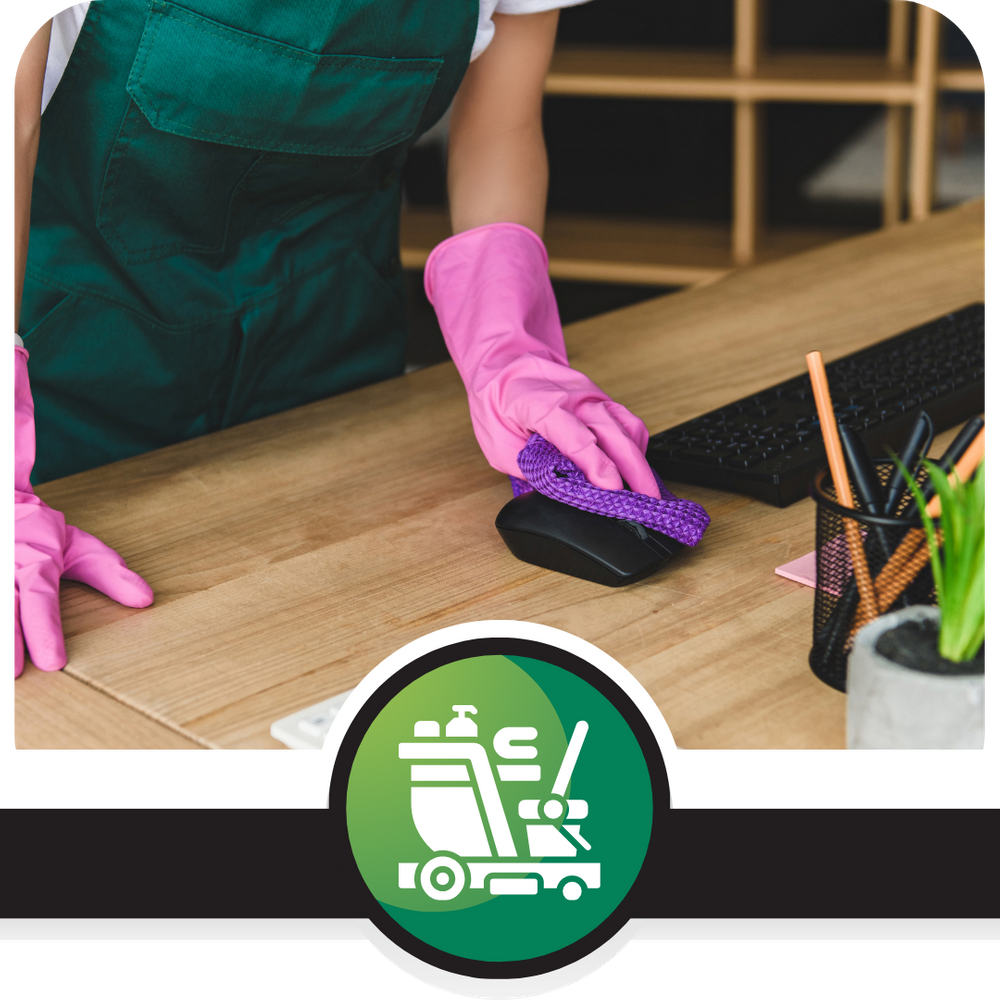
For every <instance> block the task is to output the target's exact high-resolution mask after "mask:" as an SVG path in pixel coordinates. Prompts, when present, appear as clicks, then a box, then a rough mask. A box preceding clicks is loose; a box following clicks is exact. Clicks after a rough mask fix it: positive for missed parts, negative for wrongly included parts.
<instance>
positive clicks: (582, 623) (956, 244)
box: [15, 204, 984, 747]
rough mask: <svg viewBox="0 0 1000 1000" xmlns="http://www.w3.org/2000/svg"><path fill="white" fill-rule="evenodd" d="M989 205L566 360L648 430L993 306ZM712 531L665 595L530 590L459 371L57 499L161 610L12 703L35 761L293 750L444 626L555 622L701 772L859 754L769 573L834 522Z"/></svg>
mask: <svg viewBox="0 0 1000 1000" xmlns="http://www.w3.org/2000/svg"><path fill="white" fill-rule="evenodd" d="M983 294H984V288H983V208H982V205H981V204H975V205H970V206H965V207H963V208H960V209H957V210H955V211H952V212H947V213H942V214H940V215H936V216H934V217H932V218H931V219H930V220H929V221H927V222H923V223H917V224H909V225H903V226H899V227H896V228H893V229H889V230H883V231H881V232H878V233H874V234H870V235H866V236H861V237H857V238H854V239H851V240H846V241H843V242H840V243H836V244H831V245H828V246H825V247H822V248H820V249H818V250H814V251H810V252H808V253H804V254H801V255H799V256H797V257H793V258H788V259H785V260H782V261H779V262H777V263H773V264H767V265H763V266H760V267H756V268H750V269H747V270H745V271H742V272H739V273H735V274H733V275H730V276H728V277H726V278H724V279H722V280H721V281H720V282H718V283H717V284H715V285H712V286H710V287H707V288H701V289H694V290H690V291H685V292H680V293H678V294H675V295H671V296H667V297H664V298H662V299H656V300H653V301H649V302H645V303H642V304H640V305H637V306H633V307H631V308H629V309H625V310H622V311H620V312H616V313H612V314H609V315H605V316H602V317H598V318H595V319H592V320H588V321H586V322H583V323H578V324H575V325H574V326H572V327H570V328H569V329H568V330H567V341H568V345H569V355H570V362H571V363H572V364H574V365H576V366H577V367H579V368H581V369H582V370H583V371H585V372H587V373H588V374H589V375H591V376H592V377H593V378H594V379H595V380H596V381H597V382H598V383H599V384H600V385H601V386H602V387H603V388H604V389H606V390H607V391H608V392H609V393H610V395H612V396H613V397H614V398H615V399H617V400H619V401H621V402H622V403H624V404H625V405H627V406H629V407H630V408H631V409H633V410H634V411H635V412H636V413H638V414H639V415H640V416H642V417H643V418H644V419H645V420H646V422H647V424H648V425H649V426H650V427H651V428H652V429H653V430H659V429H662V428H665V427H668V426H671V425H672V424H675V423H678V422H680V421H682V420H685V419H688V418H690V417H692V416H695V415H697V414H698V413H701V412H703V411H705V410H708V409H711V408H713V407H716V406H720V405H722V404H724V403H727V402H729V401H731V400H733V399H736V398H738V397H740V396H742V395H745V394H747V393H749V392H752V391H753V390H755V389H759V388H763V387H765V386H768V385H770V384H772V383H774V382H777V381H779V380H781V379H785V378H788V377H790V376H792V375H795V374H797V373H799V372H801V371H803V370H804V367H805V365H804V355H805V353H806V351H808V350H810V349H813V348H818V349H820V350H822V351H823V352H824V353H825V355H826V357H827V358H828V359H834V358H836V357H838V356H840V355H843V354H846V353H849V352H851V351H854V350H857V349H859V348H861V347H863V346H865V345H867V344H869V343H871V342H873V341H877V340H880V339H882V338H884V337H887V336H890V335H892V334H895V333H898V332H900V331H901V330H904V329H906V328H908V327H911V326H914V325H916V324H918V323H921V322H924V321H927V320H929V319H932V318H933V317H935V316H937V315H939V314H941V313H943V312H946V311H948V310H950V309H952V308H956V307H959V306H963V305H965V304H967V303H969V302H971V301H974V300H976V299H981V298H982V297H983ZM679 492H680V493H681V495H683V496H687V497H690V498H692V499H695V500H698V501H699V502H701V503H703V504H704V505H705V507H706V508H707V509H708V511H709V513H710V514H711V516H712V519H713V523H712V525H711V527H710V528H709V530H708V532H707V534H706V535H705V538H704V540H703V542H702V544H701V545H699V546H698V548H697V549H695V550H693V551H690V552H686V553H684V554H682V555H681V556H679V557H678V558H677V559H676V560H675V561H674V562H673V563H672V564H671V565H670V567H669V568H668V569H667V570H666V571H664V572H662V573H661V574H659V575H657V576H655V577H653V578H652V579H649V580H646V581H644V582H642V583H639V584H637V585H634V586H632V587H628V588H625V589H622V590H609V589H606V588H604V587H600V586H598V585H596V584H591V583H585V582H583V581H581V580H574V579H571V578H568V577H563V576H559V575H557V574H554V573H550V572H547V571H544V570H540V569H536V568H535V567H532V566H527V565H525V564H524V563H520V562H518V561H517V560H516V559H514V558H513V556H511V555H510V554H509V553H508V552H507V550H506V548H505V547H504V545H503V543H502V542H501V540H500V538H499V536H498V535H497V533H496V531H495V530H494V528H493V519H494V517H495V515H496V512H497V510H499V508H500V507H501V506H502V504H504V503H505V502H506V500H507V499H508V498H509V497H510V488H509V486H508V484H507V481H506V478H505V477H503V476H501V475H499V474H498V473H496V472H494V471H493V470H491V469H490V468H489V466H487V464H486V462H485V460H484V459H483V457H482V455H481V454H480V452H479V450H478V448H477V446H476V443H475V441H474V439H473V436H472V431H471V428H470V425H469V417H468V411H467V407H466V400H465V394H464V392H463V389H462V386H461V383H460V381H459V379H458V376H457V374H456V372H455V370H454V368H453V367H452V366H451V365H450V364H444V365H439V366H436V367H433V368H428V369H424V370H423V371H420V372H417V373H415V374H412V375H408V376H404V377H402V378H398V379H394V380H392V381H389V382H383V383H381V384H379V385H374V386H370V387H368V388H366V389H362V390H359V391H357V392H352V393H348V394H346V395H343V396H339V397H336V398H333V399H329V400H325V401H322V402H319V403H315V404H313V405H310V406H306V407H303V408H301V409H297V410H293V411H290V412H288V413H283V414H279V415H277V416H275V417H271V418H268V419H266V420H261V421H258V422H256V423H252V424H246V425H243V426H241V427H237V428H234V429H232V430H228V431H225V432H223V433H220V434H215V435H210V436H208V437H204V438H200V439H198V440H195V441H190V442H186V443H184V444H181V445H177V446H174V447H172V448H167V449H164V450H162V451H158V452H153V453H151V454H148V455H143V456H140V457H137V458H134V459H129V460H128V461H124V462H120V463H117V464H115V465H111V466H107V467H105V468H102V469H95V470H93V471H91V472H87V473H83V474H81V475H78V476H73V477H70V478H67V479H64V480H60V481H58V482H54V483H50V484H47V485H46V486H45V487H43V488H40V489H39V493H40V494H41V495H42V496H43V497H44V498H45V500H46V501H48V502H49V503H51V504H52V505H53V506H55V507H57V508H59V509H60V510H62V511H64V512H65V514H66V518H67V520H68V521H70V522H72V523H74V524H77V525H79V526H80V527H82V528H85V529H87V530H88V531H92V532H94V533H95V534H97V535H98V536H100V537H101V538H103V539H105V540H106V541H107V542H108V543H109V544H110V545H112V546H114V547H115V548H117V549H118V550H119V551H120V552H121V553H122V555H123V556H124V557H125V558H126V559H127V560H128V562H129V565H130V566H132V567H133V568H134V569H135V570H136V571H138V572H139V573H141V574H142V575H143V576H145V577H146V579H147V580H149V582H150V583H151V584H152V586H153V589H154V590H155V592H156V603H155V605H154V606H153V607H151V608H148V609H146V610H142V611H135V610H130V609H127V608H122V607H120V606H118V605H116V604H114V603H113V602H112V601H110V600H108V599H107V598H105V597H103V596H102V595H100V594H97V593H95V592H94V591H92V590H89V589H88V588H87V587H85V586H83V585H81V584H74V583H66V584H64V589H63V605H62V607H63V616H64V623H65V628H66V635H67V649H68V652H69V665H68V666H67V667H66V670H65V671H64V673H63V674H62V675H50V676H40V675H39V674H38V672H37V671H36V670H35V669H34V667H27V668H26V673H25V676H24V677H23V678H22V679H21V680H20V681H18V682H17V683H16V685H15V690H16V705H17V723H16V733H17V744H18V746H20V747H48V746H63V747H65V746H106V745H117V746H122V745H125V746H128V745H131V746H195V745H201V746H211V747H271V746H278V744H277V743H275V742H274V741H273V740H272V739H271V738H270V736H269V735H268V730H269V726H270V724H271V722H272V721H273V720H275V719H278V718H280V717H281V716H284V715H286V714H289V713H291V712H293V711H295V710H298V709H300V708H304V707H306V706H308V705H310V704H312V703H315V702H317V701H320V700H322V699H324V698H327V697H330V696H332V695H334V694H336V693H337V692H339V691H343V690H345V689H347V688H349V687H351V686H353V685H355V684H356V683H357V682H358V680H359V679H360V678H361V677H362V676H363V675H364V674H365V673H366V672H367V671H369V670H370V669H371V668H372V667H374V666H375V664H376V663H378V662H379V660H381V659H382V658H383V657H384V656H386V655H387V654H389V653H390V652H392V651H393V650H395V649H397V648H398V647H399V646H401V645H403V644H404V643H405V642H408V641H409V640H411V639H414V638H416V637H418V636H420V635H422V634H425V633H427V632H429V631H431V630H433V629H436V628H440V627H442V626H445V625H450V624H454V623H457V622H463V621H472V620H477V619H490V618H494V619H500V618H513V619H522V620H529V621H537V622H542V623H545V624H548V625H554V626H557V627H559V628H562V629H566V630H567V631H570V632H573V633H576V634H577V635H580V636H582V637H584V638H586V639H588V640H590V641H591V642H593V643H595V644H597V645H598V646H600V647H601V648H603V649H605V650H607V652H609V653H610V654H611V655H613V656H614V657H616V658H617V659H618V660H619V661H620V662H621V663H623V664H624V665H625V666H626V667H627V668H628V669H630V670H631V671H632V672H633V673H634V674H635V675H636V677H638V678H639V680H640V681H641V682H642V683H643V684H644V685H645V686H646V688H647V689H648V690H649V691H650V692H651V694H652V695H653V697H654V698H655V700H656V702H657V704H658V705H659V706H660V708H661V709H662V711H663V713H664V715H665V717H666V719H667V721H668V723H669V724H670V727H671V729H672V731H673V733H674V736H675V738H676V740H677V742H678V744H679V745H681V746H684V747H840V746H843V742H844V699H843V696H842V695H840V694H838V693H837V692H836V691H833V690H832V689H830V688H828V687H826V686H824V685H823V684H821V683H820V682H819V681H818V680H816V679H815V678H814V677H813V675H812V674H811V672H810V671H809V667H808V665H807V662H806V656H807V652H808V649H809V645H810V621H811V618H810V616H811V609H812V599H813V592H812V591H811V590H809V589H807V588H804V587H801V586H799V585H797V584H795V583H791V582H790V581H788V580H784V579H781V578H779V577H777V576H775V575H774V567H775V566H777V565H779V564H781V563H784V562H786V561H788V560H789V559H792V558H794V557H796V556H799V555H802V554H803V553H804V552H807V551H809V550H810V549H811V548H812V547H813V540H812V533H813V505H812V502H811V501H809V500H804V501H802V502H800V503H798V504H795V505H794V506H792V507H790V508H787V509H785V510H778V509H776V508H773V507H768V506H766V505H764V504H761V503H758V502H756V501H753V500H749V499H747V498H745V497H741V496H736V495H729V494H725V493H721V492H718V491H714V490H708V489H699V488H695V487H681V488H680V489H679Z"/></svg>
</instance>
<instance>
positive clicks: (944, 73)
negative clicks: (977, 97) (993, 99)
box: [938, 66, 986, 93]
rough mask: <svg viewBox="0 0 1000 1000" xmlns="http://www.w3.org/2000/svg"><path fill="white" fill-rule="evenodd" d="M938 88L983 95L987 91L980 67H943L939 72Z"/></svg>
mask: <svg viewBox="0 0 1000 1000" xmlns="http://www.w3.org/2000/svg"><path fill="white" fill-rule="evenodd" d="M938 87H940V88H941V90H964V91H969V92H971V93H976V92H979V93H982V92H983V91H985V90H986V82H985V80H984V79H983V71H982V70H981V69H980V68H979V67H978V66H942V67H941V69H940V70H939V72H938Z"/></svg>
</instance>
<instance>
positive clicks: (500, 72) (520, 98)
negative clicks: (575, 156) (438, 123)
mask: <svg viewBox="0 0 1000 1000" xmlns="http://www.w3.org/2000/svg"><path fill="white" fill-rule="evenodd" d="M558 19H559V14H558V11H547V12H545V13H541V14H519V15H502V14H497V15H496V16H495V17H494V22H495V24H496V35H495V37H494V39H493V42H492V43H491V44H490V47H489V48H488V49H487V50H486V51H485V52H484V53H483V55H482V56H480V58H479V59H477V60H476V62H474V63H473V64H472V65H471V66H470V67H469V71H468V73H467V74H466V77H465V80H464V81H463V83H462V87H461V89H460V90H459V92H458V96H457V97H456V99H455V106H454V109H453V111H452V117H451V128H450V139H449V143H448V197H449V201H450V205H451V224H452V230H453V231H454V232H456V233H458V232H462V231H463V230H466V229H473V228H475V227H476V226H483V225H487V224H488V223H491V222H517V223H520V224H521V225H523V226H527V227H528V228H529V229H533V230H534V231H535V232H536V233H538V234H539V235H541V233H542V229H543V226H544V223H545V200H546V196H547V193H548V182H549V171H548V158H547V156H546V153H545V141H544V138H543V136H542V92H543V88H544V83H545V74H546V72H547V71H548V65H549V60H550V58H551V55H552V45H553V42H554V40H555V32H556V26H557V24H558Z"/></svg>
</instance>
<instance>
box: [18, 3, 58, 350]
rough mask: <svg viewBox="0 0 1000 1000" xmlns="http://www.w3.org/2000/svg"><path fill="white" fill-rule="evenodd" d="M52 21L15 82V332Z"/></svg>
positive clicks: (29, 50) (30, 49)
mask: <svg viewBox="0 0 1000 1000" xmlns="http://www.w3.org/2000/svg"><path fill="white" fill-rule="evenodd" d="M50 27H51V21H50V22H47V23H46V24H44V25H43V26H42V27H41V28H40V29H39V30H38V31H37V32H36V33H35V35H34V37H33V38H32V39H31V41H30V42H28V45H27V48H25V50H24V55H22V56H21V61H20V63H19V64H18V67H17V77H16V78H15V81H14V240H15V245H14V329H15V330H16V329H17V324H18V322H19V319H20V315H21V293H22V291H23V289H24V267H25V263H26V261H27V259H28V233H29V230H30V226H31V181H32V178H33V177H34V173H35V160H36V158H37V156H38V136H39V133H40V131H41V120H42V119H41V107H42V82H43V81H44V79H45V60H46V58H47V56H48V51H49V29H50Z"/></svg>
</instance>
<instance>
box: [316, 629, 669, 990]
mask: <svg viewBox="0 0 1000 1000" xmlns="http://www.w3.org/2000/svg"><path fill="white" fill-rule="evenodd" d="M474 656H525V657H529V658H531V659H535V660H541V661H543V662H547V663H550V664H552V665H553V666H556V667H561V668H562V669H563V670H567V671H568V672H570V673H572V674H575V675H576V676H577V677H579V678H581V679H582V680H583V681H585V682H586V683H588V684H589V685H590V686H591V687H592V688H594V689H595V690H596V691H598V693H600V694H601V695H603V696H604V697H605V698H606V699H607V700H608V701H609V702H611V704H612V705H613V706H614V708H615V709H616V710H617V712H618V713H619V714H620V715H621V717H622V718H623V719H624V720H625V722H626V723H627V724H628V726H629V728H630V729H631V730H632V734H633V736H634V737H635V739H636V742H637V743H638V744H639V748H640V750H641V751H642V754H643V757H644V759H645V762H646V770H647V772H648V774H649V780H650V787H651V790H652V795H653V817H652V824H651V827H650V836H649V844H647V846H646V855H645V857H644V858H643V863H642V865H641V867H640V869H639V872H638V874H637V875H636V878H635V881H634V882H633V883H632V887H631V888H630V889H629V891H628V892H627V893H626V894H625V897H624V898H623V899H622V901H621V902H620V903H619V904H618V906H617V907H616V908H615V909H614V911H613V912H612V913H611V914H610V915H609V916H608V917H606V918H605V919H604V921H602V923H600V924H599V925H598V926H597V927H595V928H594V930H592V931H590V932H589V933H588V934H586V935H585V936H584V937H582V938H580V939H579V940H578V941H575V942H573V944H570V945H566V946H565V947H563V948H560V949H559V950H558V951H554V952H550V953H549V954H547V955H539V956H536V957H534V958H526V959H517V960H515V961H508V962H488V961H484V960H481V959H471V958H464V957H462V956H459V955H453V954H451V953H450V952H447V951H442V950H441V949H439V948H435V947H433V946H432V945H429V944H427V943H426V942H424V941H422V940H421V939H420V938H418V937H416V936H415V935H413V934H411V933H410V932H409V931H407V930H405V929H404V928H403V927H401V926H400V925H399V924H398V923H396V921H395V920H393V918H392V917H391V916H389V914H388V913H387V912H386V911H385V909H383V907H382V906H381V904H380V903H379V902H378V900H376V899H375V897H374V896H373V895H372V892H371V890H370V889H369V888H368V886H367V884H366V883H365V881H364V878H363V877H362V875H361V872H360V870H359V868H358V866H357V863H356V862H355V860H354V853H353V851H352V850H351V842H350V837H349V835H348V830H347V784H348V780H349V778H350V774H351V769H352V767H353V765H354V758H355V757H356V756H357V752H358V749H359V748H360V746H361V741H362V740H363V739H364V737H365V734H366V733H367V732H368V730H369V728H370V727H371V725H372V723H373V722H374V721H375V719H376V718H377V716H378V714H379V713H380V712H381V711H382V709H383V708H385V706H386V705H388V704H389V702H390V701H392V699H393V698H395V697H396V695H397V694H399V692H400V691H402V690H403V689H404V688H406V687H408V686H409V685H410V684H412V683H413V682H414V681H415V680H417V679H418V678H419V677H422V676H423V675H424V674H427V673H430V672H431V671H432V670H436V669H437V668H438V667H442V666H445V665H446V664H448V663H453V662H455V661H456V660H464V659H469V658H471V657H474ZM329 807H330V809H331V810H332V811H333V813H334V816H335V821H334V826H333V838H332V840H333V843H332V845H331V846H332V850H333V856H334V857H336V858H338V859H344V862H345V863H346V865H347V870H346V871H345V872H344V876H345V884H346V886H347V887H349V890H350V892H351V895H352V897H353V898H355V899H357V900H358V901H359V903H360V904H361V907H360V908H361V911H362V912H363V914H364V916H366V917H367V918H368V919H369V920H371V921H372V923H373V924H374V925H375V926H376V927H377V928H378V929H379V930H380V931H381V932H382V933H383V934H384V935H385V936H386V937H387V938H389V940H390V941H392V942H393V943H394V944H396V945H398V946H399V947H400V948H402V949H403V950H404V951H406V952H408V953H409V954H410V955H413V956H414V957H415V958H417V959H419V960H420V961H422V962H425V963H427V964H428V965H432V966H434V967H436V968H438V969H443V970H444V971H445V972H450V973H454V974H456V975H460V976H468V977H473V978H477V979H491V980H496V979H522V978H528V977H531V976H540V975H544V974H545V973H549V972H555V971H556V970H558V969H562V968H565V967H566V966H568V965H572V964H573V963H574V962H578V961H579V960H580V959H582V958H585V957H586V956H587V955H589V954H591V952H593V951H596V950H597V949H598V948H599V947H600V946H601V945H603V944H604V943H605V942H607V941H609V940H610V939H611V938H612V937H614V935H615V934H617V933H618V932H619V931H620V930H621V929H622V927H624V926H625V924H626V923H627V922H628V920H629V919H630V918H631V916H632V914H633V912H634V911H635V909H636V907H635V903H636V901H637V900H638V899H639V897H640V896H641V895H642V893H643V887H644V884H645V882H646V879H647V878H648V877H649V874H650V872H651V870H652V869H653V868H654V866H657V865H658V864H659V863H660V860H661V859H655V858H653V857H652V855H651V851H650V848H651V847H652V845H653V844H663V843H664V842H665V836H664V834H665V829H664V827H665V822H666V812H667V810H669V808H670V783H669V781H668V778H667V771H666V767H665V766H664V763H663V753H662V751H661V749H660V745H659V743H658V742H657V739H656V736H655V735H654V733H653V731H652V729H651V728H650V725H649V723H648V722H647V721H646V718H645V716H644V715H643V714H642V712H641V711H640V709H639V707H638V705H636V703H635V702H634V701H633V700H632V698H631V697H630V696H629V695H628V694H627V693H626V692H625V691H624V690H623V689H622V688H621V687H620V686H619V685H618V684H617V683H616V682H615V681H614V680H612V678H611V677H609V676H608V675H607V674H606V673H605V672H604V671H603V670H601V669H599V668H598V667H595V666H594V665H593V664H592V663H589V662H587V661H586V660H584V659H583V658H581V657H579V656H577V655H576V654H575V653H571V652H569V651H568V650H565V649H562V648H560V647H559V646H553V645H550V644H549V643H546V642H540V641H538V640H534V639H522V638H517V637H513V636H496V637H489V638H476V639H465V640H461V641H459V642H453V643H449V644H448V645H446V646H441V647H439V648H438V649H434V650H431V651H430V652H428V653H425V654H423V655H422V656H419V657H417V658H416V659H414V660H412V661H411V662H410V663H408V664H407V665H406V666H404V667H401V668H400V669H399V670H397V671H396V672H395V673H393V674H392V676H391V677H389V678H387V679H386V680H385V682H384V683H383V684H382V685H380V687H379V688H378V689H377V690H376V691H375V692H374V693H373V694H372V695H371V697H369V698H368V700H367V701H366V702H365V703H364V705H362V706H361V708H360V710H359V711H358V714H357V715H356V716H355V718H354V719H353V720H352V721H351V724H350V726H349V727H348V730H347V732H346V733H345V734H344V738H343V740H342V742H341V744H340V748H339V750H338V752H337V758H336V761H335V762H334V767H333V773H332V774H331V776H330V798H329Z"/></svg>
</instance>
